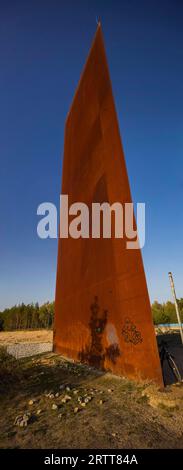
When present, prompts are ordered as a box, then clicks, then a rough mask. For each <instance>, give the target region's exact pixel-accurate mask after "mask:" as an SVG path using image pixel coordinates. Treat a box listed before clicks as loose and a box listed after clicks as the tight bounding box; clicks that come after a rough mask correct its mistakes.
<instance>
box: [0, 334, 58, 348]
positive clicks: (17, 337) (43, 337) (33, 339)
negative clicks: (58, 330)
mask: <svg viewBox="0 0 183 470" xmlns="http://www.w3.org/2000/svg"><path fill="white" fill-rule="evenodd" d="M52 341H53V331H52V330H34V331H31V330H20V331H0V347H1V346H6V345H7V344H12V343H25V342H30V343H37V342H38V343H47V342H49V343H52Z"/></svg>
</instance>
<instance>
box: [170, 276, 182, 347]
mask: <svg viewBox="0 0 183 470" xmlns="http://www.w3.org/2000/svg"><path fill="white" fill-rule="evenodd" d="M168 275H169V279H170V286H171V289H172V294H173V298H174V303H175V310H176V314H177V320H178V324H179V329H180V336H181V340H182V344H183V329H182V323H181V319H180V313H179V307H178V303H177V298H176V293H175V286H174V282H173V276H172V273H168Z"/></svg>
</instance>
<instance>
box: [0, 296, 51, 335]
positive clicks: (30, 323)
mask: <svg viewBox="0 0 183 470" xmlns="http://www.w3.org/2000/svg"><path fill="white" fill-rule="evenodd" d="M53 319H54V302H46V303H45V304H43V305H39V304H38V302H37V303H35V304H34V303H32V304H28V305H25V304H24V303H22V304H20V305H14V306H13V307H11V308H6V309H5V310H4V311H3V312H0V331H12V330H27V329H39V328H52V327H53Z"/></svg>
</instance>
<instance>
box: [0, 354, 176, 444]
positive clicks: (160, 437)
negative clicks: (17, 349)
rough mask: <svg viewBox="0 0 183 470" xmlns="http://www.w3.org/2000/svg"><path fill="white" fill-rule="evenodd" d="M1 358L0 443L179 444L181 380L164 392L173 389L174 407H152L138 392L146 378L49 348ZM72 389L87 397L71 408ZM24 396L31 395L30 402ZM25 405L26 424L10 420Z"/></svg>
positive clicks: (73, 404)
mask: <svg viewBox="0 0 183 470" xmlns="http://www.w3.org/2000/svg"><path fill="white" fill-rule="evenodd" d="M2 354H4V352H3V353H2ZM3 360H5V362H4V366H3V365H2V362H3V361H1V367H4V369H3V374H4V378H5V376H6V369H7V371H8V374H9V378H8V380H4V381H3V382H1V399H0V400H1V403H0V447H1V448H12V447H13V448H104V449H105V448H111V449H112V448H142V447H145V448H183V409H182V405H181V399H182V403H183V387H181V386H179V387H178V388H177V387H176V386H171V387H168V388H167V389H166V392H165V394H167V393H168V394H169V395H170V397H171V398H173V397H174V393H175V392H174V391H175V390H178V389H179V398H180V400H179V402H180V404H179V406H178V407H175V408H174V409H169V408H168V407H166V406H157V407H152V406H150V404H149V399H148V397H147V396H144V395H143V392H144V389H145V388H146V386H147V384H146V385H145V384H141V385H139V384H135V383H134V382H130V381H128V380H124V379H122V378H119V377H115V376H113V375H111V374H110V373H99V372H97V371H96V370H93V369H90V368H88V367H87V366H83V365H79V364H74V363H72V362H70V361H66V360H64V359H63V358H61V357H60V356H58V355H56V354H53V353H52V354H44V355H42V356H39V357H34V358H29V359H23V360H19V361H18V362H16V361H15V360H13V361H14V364H13V362H12V359H10V362H9V360H8V358H7V357H6V358H5V356H3ZM5 363H6V364H5ZM15 364H16V367H15ZM63 384H69V386H70V388H71V391H68V392H65V391H64V390H60V385H63ZM73 389H77V390H78V393H76V394H75V393H74V391H73ZM50 391H52V393H53V394H54V395H55V394H56V393H57V392H58V393H59V396H58V397H55V396H54V398H51V399H50V398H49V397H47V396H46V394H47V392H50ZM65 393H67V394H69V395H70V396H71V400H70V401H68V402H67V403H63V402H62V398H63V397H64V395H65ZM92 393H93V394H92ZM78 395H79V396H81V397H83V398H84V396H85V395H87V396H92V399H91V401H89V403H87V405H86V407H84V408H83V407H82V406H80V405H79V411H78V412H77V413H74V408H75V407H76V406H77V407H78ZM30 400H33V401H34V400H35V401H34V403H33V405H29V404H28V403H29V401H30ZM53 403H55V404H56V405H57V406H58V408H57V409H56V410H53V409H52V404H53ZM40 409H41V410H42V411H41V413H40V414H39V415H37V411H38V410H40ZM26 411H31V414H32V420H31V422H30V424H28V426H27V427H26V428H19V427H17V426H15V425H14V420H15V418H16V416H17V415H19V414H22V413H25V412H26ZM59 416H60V417H59Z"/></svg>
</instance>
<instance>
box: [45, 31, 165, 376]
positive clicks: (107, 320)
mask: <svg viewBox="0 0 183 470" xmlns="http://www.w3.org/2000/svg"><path fill="white" fill-rule="evenodd" d="M62 194H68V196H69V205H70V204H72V203H74V202H78V201H81V202H84V203H85V204H87V205H88V207H91V205H92V203H93V202H99V203H102V202H109V204H113V203H114V202H117V201H118V202H120V203H122V204H124V203H126V202H132V199H131V194H130V186H129V181H128V175H127V170H126V164H125V158H124V153H123V149H122V144H121V139H120V133H119V127H118V122H117V115H116V111H115V105H114V100H113V95H112V87H111V82H110V76H109V71H108V66H107V60H106V55H105V49H104V42H103V37H102V31H101V26H100V24H99V25H98V27H97V31H96V34H95V37H94V41H93V44H92V47H91V50H90V53H89V56H88V59H87V61H86V64H85V67H84V70H83V73H82V75H81V79H80V81H79V85H78V87H77V90H76V93H75V96H74V99H73V102H72V105H71V108H70V111H69V114H68V116H67V121H66V127H65V144H64V162H63V175H62ZM61 224H62V220H61ZM54 350H55V351H58V352H60V353H61V354H63V355H65V356H67V357H70V358H73V359H75V360H79V361H84V362H87V363H89V364H91V365H93V366H96V367H99V368H102V369H107V370H111V371H112V372H113V373H115V374H119V375H124V376H127V377H129V378H134V379H137V380H141V379H150V380H154V381H156V382H157V383H158V384H160V385H162V374H161V367H160V361H159V355H158V350H157V344H156V338H155V332H154V326H153V321H152V313H151V306H150V301H149V296H148V291H147V285H146V279H145V274H144V268H143V262H142V257H141V251H140V249H135V250H128V249H126V240H125V239H117V238H114V237H113V238H111V239H110V238H109V239H107V238H106V239H105V238H98V239H97V238H96V239H94V238H91V237H90V238H79V239H73V238H71V237H70V236H69V238H60V239H59V243H58V265H57V283H56V300H55V325H54Z"/></svg>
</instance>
